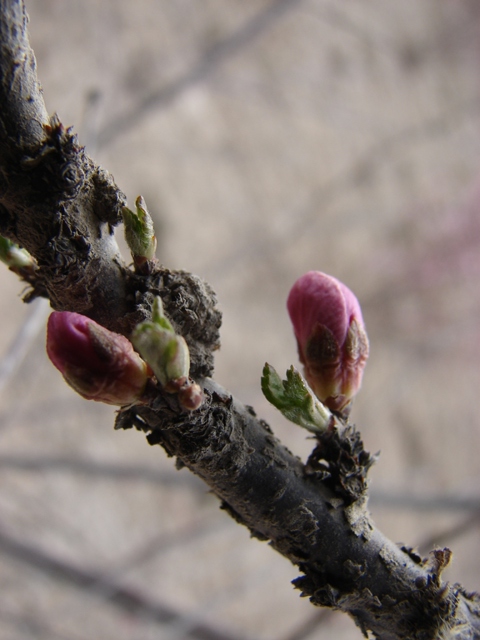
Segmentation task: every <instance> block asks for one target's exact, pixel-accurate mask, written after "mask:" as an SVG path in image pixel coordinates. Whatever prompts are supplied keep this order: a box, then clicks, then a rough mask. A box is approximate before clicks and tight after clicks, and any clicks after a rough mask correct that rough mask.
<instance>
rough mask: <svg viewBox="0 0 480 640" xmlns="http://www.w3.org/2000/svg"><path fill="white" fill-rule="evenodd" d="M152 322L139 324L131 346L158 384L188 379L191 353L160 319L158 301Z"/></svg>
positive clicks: (161, 315)
mask: <svg viewBox="0 0 480 640" xmlns="http://www.w3.org/2000/svg"><path fill="white" fill-rule="evenodd" d="M153 311H154V313H153V321H145V322H141V323H140V324H138V325H137V326H136V327H135V329H134V331H133V333H132V342H133V344H134V345H135V347H136V348H137V349H138V351H139V353H140V354H141V355H142V357H143V358H145V360H146V361H147V362H148V364H149V365H150V366H151V368H152V370H153V372H154V373H155V376H156V377H157V379H158V381H159V382H160V384H162V385H163V386H166V385H167V384H168V383H169V382H171V381H172V380H178V379H179V378H186V377H188V373H189V370H190V352H189V350H188V345H187V343H186V342H185V340H184V338H183V337H182V336H179V335H177V334H176V333H175V332H174V331H173V329H172V326H171V324H170V322H169V321H168V320H167V319H166V318H165V316H163V310H162V308H161V301H160V299H157V306H156V308H154V310H153Z"/></svg>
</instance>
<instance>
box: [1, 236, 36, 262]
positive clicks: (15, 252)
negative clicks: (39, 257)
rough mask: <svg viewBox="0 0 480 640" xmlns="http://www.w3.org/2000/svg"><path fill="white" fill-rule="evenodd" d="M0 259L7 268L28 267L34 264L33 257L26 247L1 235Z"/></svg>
mask: <svg viewBox="0 0 480 640" xmlns="http://www.w3.org/2000/svg"><path fill="white" fill-rule="evenodd" d="M0 260H1V261H2V262H4V263H5V264H6V265H7V267H8V268H9V269H30V268H32V267H33V266H34V262H33V258H32V256H31V255H30V254H29V253H28V251H27V250H26V249H22V248H20V247H19V246H18V244H15V243H14V242H12V241H11V240H8V239H7V238H4V237H3V236H0Z"/></svg>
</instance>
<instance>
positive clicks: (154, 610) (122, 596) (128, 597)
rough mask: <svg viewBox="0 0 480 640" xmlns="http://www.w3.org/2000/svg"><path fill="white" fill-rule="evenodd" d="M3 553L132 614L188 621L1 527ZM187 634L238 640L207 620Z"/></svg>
mask: <svg viewBox="0 0 480 640" xmlns="http://www.w3.org/2000/svg"><path fill="white" fill-rule="evenodd" d="M0 553H3V554H5V555H7V556H8V557H10V558H14V559H15V560H17V561H19V562H22V563H24V564H27V565H29V566H32V567H34V568H35V569H37V570H40V571H43V572H44V573H45V574H46V575H48V576H50V577H52V578H55V579H57V580H61V581H62V582H65V583H66V584H69V585H71V586H73V587H76V588H79V589H82V590H85V591H88V593H90V594H95V595H97V596H100V597H101V598H102V599H104V600H105V601H107V602H109V603H110V604H111V605H113V606H115V607H117V608H118V609H121V610H122V611H127V612H128V613H130V614H132V615H136V616H139V617H142V618H146V619H149V620H152V621H154V622H157V623H159V624H162V625H172V624H184V616H183V614H181V613H179V612H178V611H176V610H175V609H174V608H173V607H170V606H168V605H163V604H161V603H159V602H155V601H153V600H151V599H149V598H147V597H146V596H144V595H142V594H140V593H138V592H137V591H136V590H134V589H132V588H129V587H126V586H123V585H120V584H117V583H115V582H113V581H111V580H110V579H109V578H106V577H104V576H103V575H101V574H97V573H95V572H93V571H89V570H87V569H84V568H80V567H77V566H75V565H74V564H72V563H69V562H67V561H65V560H60V559H59V558H56V557H54V556H53V555H51V554H48V553H46V552H45V551H43V550H41V549H40V548H38V547H35V546H33V545H31V544H29V543H27V542H24V541H20V540H19V539H18V537H15V538H14V537H12V536H10V535H9V534H8V533H7V532H5V531H2V530H0ZM187 626H188V633H187V634H186V635H187V637H189V638H192V639H197V640H235V638H234V636H231V635H228V634H226V633H223V632H221V631H218V630H217V629H214V628H212V627H209V626H208V625H206V624H204V623H194V624H192V623H191V619H190V617H189V618H188V621H187Z"/></svg>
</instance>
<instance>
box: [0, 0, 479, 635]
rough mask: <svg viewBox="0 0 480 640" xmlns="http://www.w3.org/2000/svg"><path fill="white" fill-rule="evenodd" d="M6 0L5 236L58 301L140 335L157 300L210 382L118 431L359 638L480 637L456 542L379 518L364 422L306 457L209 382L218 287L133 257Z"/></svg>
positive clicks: (1, 149) (2, 61)
mask: <svg viewBox="0 0 480 640" xmlns="http://www.w3.org/2000/svg"><path fill="white" fill-rule="evenodd" d="M0 9H1V12H0V36H1V38H2V41H1V50H0V51H1V52H0V165H1V173H0V233H2V234H4V235H5V236H8V237H9V238H11V239H13V240H15V241H16V242H18V243H19V244H21V245H22V246H24V247H25V248H27V249H28V250H29V251H30V253H31V254H32V255H33V256H34V257H35V258H36V260H37V263H38V268H37V270H36V272H35V278H34V281H33V291H32V292H31V295H30V297H33V296H35V295H39V294H45V295H47V296H48V297H49V298H50V300H51V303H52V306H53V307H54V308H55V309H60V310H72V311H77V312H80V313H84V314H85V315H88V316H90V317H92V318H94V319H95V320H96V321H98V322H100V323H101V324H103V325H104V326H106V327H108V328H109V329H112V330H115V331H118V332H121V333H123V334H125V335H129V334H130V332H131V330H132V328H133V326H134V325H135V324H136V323H137V322H138V321H139V320H141V319H143V318H145V317H148V315H149V313H150V308H151V304H152V300H153V298H154V296H155V295H160V296H161V297H162V299H163V301H164V306H165V310H166V312H167V314H168V316H169V318H170V319H171V321H172V323H173V324H174V326H175V328H176V330H177V331H178V332H180V333H182V335H184V336H185V338H186V340H187V342H188V344H189V347H190V350H191V354H192V368H191V375H192V376H193V377H195V378H196V379H197V380H198V382H199V383H200V384H202V385H203V387H204V390H205V394H206V402H205V404H204V405H203V406H202V407H201V408H200V409H199V410H198V411H195V412H192V413H188V412H185V411H183V410H182V409H181V407H180V406H179V405H178V403H177V401H176V399H175V397H173V396H168V395H165V394H163V393H162V390H161V389H160V388H156V389H155V393H153V394H152V400H151V402H150V404H149V405H142V406H135V407H131V408H129V409H126V410H123V411H121V412H120V413H119V414H118V417H117V424H116V426H117V428H130V427H132V426H134V427H136V428H138V429H139V430H141V431H144V432H146V433H147V434H148V435H147V437H148V440H149V442H150V444H160V445H161V446H163V448H164V449H165V451H166V452H167V453H168V454H169V455H172V456H176V457H177V460H178V465H179V466H187V467H188V468H189V469H191V470H192V471H193V472H194V473H196V474H197V475H199V476H200V477H201V478H202V479H203V480H204V481H205V482H206V483H207V484H208V485H209V486H210V487H211V488H212V489H213V491H214V492H215V493H216V494H217V495H218V497H219V498H220V500H221V501H222V506H223V508H225V510H226V511H227V512H228V513H229V514H230V515H231V516H233V517H234V518H235V519H236V520H237V521H238V522H240V523H242V524H244V525H246V526H247V527H248V528H249V529H250V531H251V532H252V534H253V535H254V536H256V537H258V538H261V539H262V540H269V541H270V542H271V545H272V546H273V547H274V548H275V549H276V550H277V551H279V552H280V553H282V554H283V555H284V556H286V557H287V558H288V559H290V560H291V561H292V562H293V563H294V564H295V565H297V566H298V567H299V569H300V571H301V573H302V576H301V577H300V578H298V579H297V580H296V581H295V583H296V586H297V587H298V588H299V589H300V590H301V591H302V594H303V595H305V596H308V597H310V599H311V600H312V602H313V603H314V604H316V605H322V606H327V607H332V608H337V609H341V610H343V611H345V612H347V613H349V614H350V615H351V616H352V617H353V618H354V619H355V621H356V622H357V624H358V625H359V627H360V628H361V629H362V631H363V632H364V633H366V632H367V631H371V632H372V633H373V634H374V636H375V637H377V638H381V639H382V640H394V639H400V638H402V639H405V638H411V639H416V640H433V639H436V638H445V639H447V638H457V639H465V640H466V639H467V638H480V618H479V611H480V604H479V599H478V597H477V596H476V595H472V594H467V593H465V591H464V590H463V589H462V588H461V587H460V586H459V585H448V584H443V583H442V580H441V573H442V569H443V568H444V567H445V566H446V565H447V564H448V560H449V557H450V552H449V551H448V550H438V551H435V552H432V554H431V555H430V558H429V559H428V560H422V559H420V558H419V557H417V556H416V555H415V554H414V553H413V552H412V551H411V550H409V549H406V548H399V547H398V546H397V545H395V544H394V543H392V542H391V541H389V540H387V539H386V538H385V537H384V536H383V535H382V534H381V533H380V532H379V531H378V530H377V529H376V528H375V526H374V524H373V523H372V521H371V519H370V516H369V513H368V509H367V483H366V474H367V471H368V468H369V466H370V465H371V463H372V461H373V460H372V458H371V456H369V454H368V453H366V452H365V451H364V449H363V445H362V442H361V440H360V437H359V435H358V433H357V432H356V431H355V430H354V429H353V427H345V428H343V429H342V430H341V431H332V432H327V433H326V434H325V435H323V436H322V437H321V438H319V441H318V444H317V446H316V449H315V450H314V451H313V453H312V455H311V456H310V459H309V461H308V462H307V464H306V465H304V464H302V462H301V461H300V460H298V459H297V458H296V457H294V456H293V455H292V454H291V453H290V452H289V451H288V450H287V449H286V448H285V447H284V446H283V445H282V444H281V443H280V442H279V441H278V440H277V439H276V438H275V437H274V436H273V434H272V432H271V431H270V429H269V427H268V426H267V425H266V424H265V423H264V422H263V421H262V420H259V419H258V418H257V417H256V416H255V413H254V411H253V409H251V408H249V407H246V406H244V405H242V404H241V403H240V402H238V401H237V400H235V399H233V398H232V397H231V395H230V394H229V393H228V392H227V391H225V390H224V389H222V388H221V387H220V386H219V385H218V384H217V383H215V382H214V381H213V380H211V379H210V378H209V377H208V376H210V375H211V374H212V371H213V352H214V350H215V349H216V348H217V347H218V344H219V341H218V331H219V326H220V313H219V312H218V310H217V309H216V307H215V303H216V300H215V296H214V294H213V292H212V290H211V289H210V287H209V286H208V285H206V284H205V283H203V282H202V281H201V280H200V279H199V278H197V277H195V276H192V275H191V274H188V273H185V272H172V271H169V270H168V269H165V268H163V267H160V266H158V265H154V266H152V268H151V269H150V270H149V273H146V274H141V273H134V272H133V271H132V270H130V269H128V268H127V267H126V266H125V265H124V264H123V262H122V260H121V258H120V255H119V252H118V249H117V246H116V243H115V241H114V238H113V234H112V228H113V226H114V225H116V224H117V223H118V222H119V220H120V208H121V206H122V205H123V203H124V202H125V197H124V195H123V194H122V193H121V191H120V190H119V189H118V188H117V187H116V185H115V184H114V183H113V180H112V179H111V177H110V176H109V174H108V173H107V172H105V171H104V170H102V169H101V168H99V167H98V166H96V165H95V163H94V162H92V160H91V159H89V158H88V157H87V156H86V154H85V153H84V150H83V149H82V148H81V147H79V146H78V144H77V142H76V138H75V136H74V135H73V134H72V133H71V132H70V131H68V130H67V131H66V130H64V129H63V127H62V126H61V124H60V123H59V122H58V120H57V119H56V118H50V119H49V118H48V117H47V114H46V110H45V106H44V103H43V98H42V96H41V92H40V90H39V85H38V80H37V78H36V72H35V60H34V56H33V53H32V51H31V50H30V47H29V45H28V41H27V37H26V31H25V25H26V17H25V9H24V6H23V3H22V2H20V0H0Z"/></svg>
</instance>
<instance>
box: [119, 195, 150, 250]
mask: <svg viewBox="0 0 480 640" xmlns="http://www.w3.org/2000/svg"><path fill="white" fill-rule="evenodd" d="M135 207H136V212H133V211H132V210H131V209H129V208H128V207H123V209H122V216H123V224H124V226H125V240H126V241H127V244H128V246H129V248H130V251H131V252H132V255H133V257H134V258H144V259H145V260H153V258H154V257H155V250H156V248H157V239H156V237H155V231H154V228H153V220H152V217H151V215H150V214H149V212H148V209H147V205H146V204H145V200H144V199H143V197H142V196H138V198H137V199H136V201H135Z"/></svg>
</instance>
